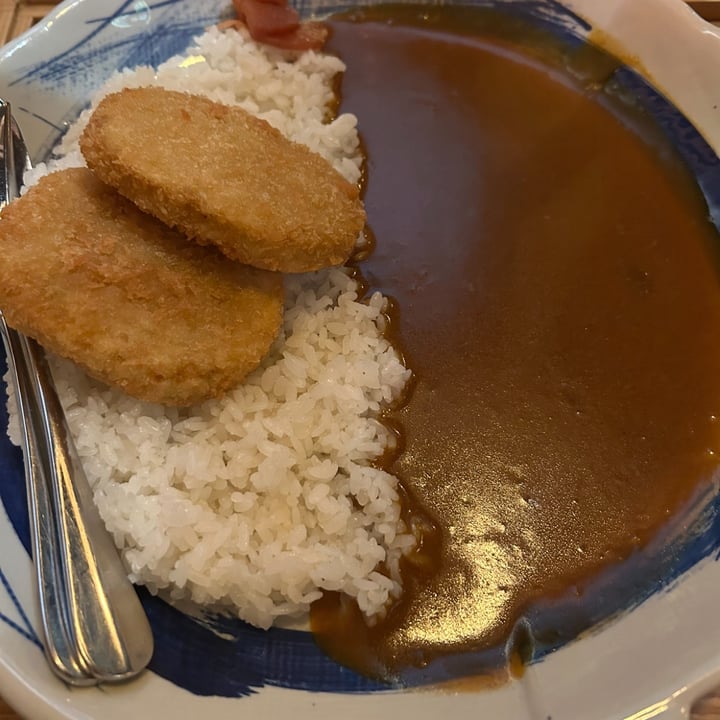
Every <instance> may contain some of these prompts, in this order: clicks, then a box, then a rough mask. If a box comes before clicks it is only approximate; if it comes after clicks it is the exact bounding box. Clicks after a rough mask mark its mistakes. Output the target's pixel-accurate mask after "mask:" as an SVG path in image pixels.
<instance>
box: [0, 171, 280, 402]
mask: <svg viewBox="0 0 720 720" xmlns="http://www.w3.org/2000/svg"><path fill="white" fill-rule="evenodd" d="M282 296H283V290H282V277H281V276H280V275H279V274H278V273H272V272H267V271H264V270H257V269H255V268H250V267H248V266H246V265H241V264H240V263H236V262H233V261H231V260H228V258H226V257H225V256H224V255H222V254H220V253H219V252H217V251H216V250H215V249H214V248H208V247H200V246H199V245H197V244H195V243H192V242H190V241H188V240H187V238H185V237H183V236H181V235H180V234H179V233H177V232H176V231H175V230H172V229H171V228H168V227H167V226H166V225H163V224H162V223H161V222H159V221H158V220H156V219H155V218H153V217H151V216H149V215H146V214H145V213H142V212H141V211H140V210H138V208H137V207H135V205H133V204H132V203H131V202H129V201H128V200H126V199H125V198H123V197H121V196H120V195H118V194H117V193H116V192H115V191H114V190H113V189H112V188H110V187H108V186H106V185H105V184H103V183H101V182H100V181H99V180H98V179H97V178H96V177H95V176H94V175H93V173H92V172H91V171H90V170H87V169H86V168H82V169H81V168H76V169H72V170H64V171H62V172H56V173H52V174H51V175H47V176H46V177H44V178H42V179H41V180H40V182H39V183H38V184H37V185H36V186H34V187H32V188H31V189H30V190H29V191H28V192H27V193H26V194H25V195H24V196H23V197H21V198H20V199H19V200H16V201H15V202H13V203H11V204H10V205H9V206H8V207H7V208H6V209H5V210H4V211H3V212H2V215H0V308H2V310H3V312H4V313H5V316H6V318H7V321H8V323H9V324H10V325H11V326H13V327H15V328H17V329H18V330H21V331H22V332H24V333H26V334H27V335H30V336H31V337H34V338H35V339H36V340H38V341H39V342H40V343H41V344H42V345H44V346H45V347H46V348H47V349H49V350H52V351H54V352H56V353H57V354H59V355H62V356H63V357H67V358H70V359H72V360H74V361H75V362H76V363H78V364H79V365H81V366H82V367H84V368H85V369H86V370H87V372H88V373H89V374H90V375H92V376H94V377H96V378H98V379H99V380H102V381H104V382H106V383H108V384H110V385H116V386H119V387H121V388H122V389H123V390H125V391H126V392H127V393H129V394H130V395H133V396H135V397H137V398H140V399H142V400H148V401H152V402H158V403H164V404H168V405H189V404H192V403H196V402H199V401H201V400H204V399H207V398H210V397H213V396H217V395H220V394H222V393H223V392H225V391H226V390H228V389H229V388H231V387H233V386H235V385H236V384H238V383H239V382H240V381H241V380H242V379H243V378H244V377H245V376H246V375H247V374H248V373H249V372H250V371H251V370H253V369H254V368H255V367H257V365H258V364H259V363H260V361H261V359H262V358H263V356H264V355H265V354H266V353H267V351H268V349H269V348H270V345H271V344H272V342H273V340H274V338H275V336H276V334H277V332H278V329H279V327H280V322H281V318H282V302H283V297H282Z"/></svg>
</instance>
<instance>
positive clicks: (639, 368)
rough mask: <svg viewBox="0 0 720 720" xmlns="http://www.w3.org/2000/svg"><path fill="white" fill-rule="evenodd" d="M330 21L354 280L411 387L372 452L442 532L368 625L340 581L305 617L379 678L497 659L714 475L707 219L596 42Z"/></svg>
mask: <svg viewBox="0 0 720 720" xmlns="http://www.w3.org/2000/svg"><path fill="white" fill-rule="evenodd" d="M331 27H332V38H331V41H330V43H329V47H328V50H329V51H330V52H335V53H336V54H338V55H339V56H340V57H341V58H342V59H343V60H344V61H345V62H346V64H347V71H346V73H345V74H344V77H343V79H342V86H341V98H342V99H341V109H342V110H343V111H346V112H354V113H356V114H357V115H358V117H359V118H360V130H361V135H362V138H363V141H364V144H365V148H366V151H367V185H366V193H365V203H366V208H367V212H368V217H369V224H370V226H371V228H372V230H373V231H374V234H375V236H376V239H377V242H376V247H375V250H374V251H373V253H372V254H371V255H370V257H369V258H368V259H366V260H365V261H364V262H363V263H362V265H361V271H362V274H363V276H364V277H365V279H366V281H367V283H368V284H369V286H370V287H371V288H378V289H381V290H382V291H383V292H385V293H388V294H390V295H391V296H392V297H393V298H394V299H395V300H396V303H397V307H398V308H399V313H398V316H397V317H395V318H394V332H395V333H396V335H397V338H398V340H399V343H400V346H401V347H402V349H403V350H404V352H405V353H406V355H407V359H408V361H409V364H410V366H411V368H412V369H413V371H414V373H415V377H416V381H415V383H414V386H413V389H412V393H411V395H410V398H409V400H408V402H406V403H405V404H404V406H403V407H402V408H400V409H399V410H397V411H396V412H394V413H392V414H391V416H390V419H391V421H393V422H395V423H396V424H397V425H398V426H399V428H400V429H401V437H402V445H403V451H402V452H401V453H399V454H398V455H397V456H395V457H393V458H389V459H388V462H387V463H386V465H387V467H388V469H389V470H390V471H391V472H393V473H395V474H397V475H398V476H399V477H400V479H401V482H402V484H403V486H404V488H405V489H406V490H407V493H408V502H407V505H408V508H409V510H408V517H413V516H415V517H416V518H421V517H422V515H423V513H427V514H428V515H429V516H430V518H432V520H433V521H434V523H435V527H434V528H432V526H431V525H429V524H428V523H427V522H425V523H422V521H421V520H417V521H418V522H420V523H421V525H424V526H425V527H426V532H425V536H424V542H423V547H422V548H421V549H420V550H419V551H418V553H416V556H415V557H414V558H411V559H410V561H409V562H407V563H405V567H404V582H405V593H404V595H403V598H402V600H401V602H400V603H399V604H398V605H397V606H396V607H394V608H393V609H392V610H391V611H390V613H389V614H388V617H387V619H386V620H385V621H384V622H382V623H380V624H379V625H377V626H376V627H374V628H370V629H369V628H367V627H366V626H365V625H364V623H363V622H362V620H361V619H360V617H359V613H358V612H357V610H356V609H355V608H354V607H353V606H352V605H351V604H350V603H347V602H345V601H342V600H341V599H340V598H338V597H337V596H332V595H331V596H328V597H327V598H325V599H324V600H322V601H320V602H318V603H317V604H316V605H315V606H314V607H313V610H312V613H311V621H312V625H313V630H314V631H315V634H316V637H317V639H318V642H319V643H320V645H321V646H322V647H324V648H325V649H326V650H327V651H328V652H329V653H330V654H331V655H332V656H334V657H335V658H336V659H338V660H339V661H340V662H343V663H345V664H347V665H350V666H351V667H354V668H355V669H358V670H360V671H361V672H363V673H366V674H370V675H374V676H378V677H383V678H392V679H398V678H399V679H401V680H404V681H407V682H410V683H414V682H418V681H420V682H426V681H434V680H435V681H436V680H444V679H448V678H453V677H458V676H463V675H469V674H474V673H487V672H490V671H493V670H497V669H498V668H499V667H501V666H502V665H503V662H504V660H505V657H506V653H507V652H508V650H507V648H510V652H511V654H512V652H515V653H519V654H520V655H521V656H523V655H527V654H528V653H529V651H528V647H527V645H528V643H531V642H532V640H531V635H533V634H534V635H535V636H536V637H537V636H539V634H542V633H546V634H548V633H549V634H550V635H552V634H554V635H555V636H557V637H563V636H564V635H563V634H565V635H566V636H567V637H571V636H572V634H573V633H574V632H579V630H581V629H583V627H586V626H587V625H588V624H590V622H591V619H592V615H593V598H592V592H590V591H588V592H585V589H586V588H587V587H591V586H592V584H593V582H595V581H596V579H597V578H598V577H600V576H602V573H603V572H605V573H607V572H611V571H614V570H613V566H619V565H618V561H620V560H625V559H627V558H629V557H637V556H638V554H639V553H640V554H641V553H642V548H644V547H645V546H646V545H647V543H648V542H649V541H650V540H651V539H652V538H653V537H655V536H657V534H658V531H659V530H660V528H661V527H662V526H663V525H665V524H666V523H667V521H668V518H669V517H670V516H671V515H672V514H673V513H675V512H677V511H678V509H679V508H681V507H682V506H683V504H684V503H686V502H687V501H688V499H689V498H690V497H691V496H692V494H693V492H694V491H696V490H697V489H698V487H701V486H702V485H703V484H707V483H709V482H710V480H711V477H712V475H713V473H714V471H715V470H716V468H717V465H718V462H717V456H716V455H715V453H717V452H719V451H720V423H718V422H717V420H716V417H718V416H720V407H719V406H720V286H719V284H718V266H717V265H716V262H715V257H714V252H715V249H714V246H715V245H716V244H717V241H718V237H717V231H716V230H715V228H714V227H713V226H712V225H711V223H710V222H709V220H708V213H707V208H706V206H705V204H704V201H703V199H702V197H701V195H700V193H699V191H698V189H697V188H696V187H695V185H694V183H693V181H692V179H691V177H690V175H689V173H688V171H687V170H686V169H685V168H684V166H683V165H682V164H681V163H680V161H678V160H676V159H674V156H673V155H672V153H670V152H668V151H667V149H666V148H665V147H664V145H663V143H664V141H663V140H662V139H661V136H660V133H659V131H658V130H657V129H655V128H654V127H653V126H652V124H651V123H650V122H649V121H647V120H643V119H642V117H641V114H640V113H638V112H637V111H636V110H634V109H632V108H630V107H628V106H625V105H623V103H621V102H619V101H617V100H613V98H612V97H611V96H610V94H608V93H607V92H605V91H604V90H603V88H602V85H603V83H602V81H603V80H604V79H605V77H606V76H607V74H608V72H609V71H611V70H612V69H613V68H614V64H613V61H612V60H611V59H610V58H608V56H606V55H604V54H603V53H602V52H601V51H595V50H592V49H588V48H587V47H585V49H584V50H580V51H578V50H575V51H570V50H567V49H563V48H560V47H559V46H557V45H556V44H554V41H550V40H549V39H547V38H544V36H543V35H542V33H539V32H537V31H535V30H533V29H532V28H531V27H524V26H523V24H522V23H521V22H520V23H517V22H516V21H515V20H507V19H504V18H503V16H502V15H500V14H497V13H492V12H489V11H483V10H479V9H477V8H471V9H468V8H464V9H462V8H452V7H444V8H429V7H422V8H420V7H413V6H409V7H405V8H401V7H400V6H387V7H385V8H377V9H373V10H363V11H362V12H358V13H355V14H354V15H351V16H346V17H344V18H337V19H335V20H334V21H333V22H332V23H331ZM563 64H564V65H565V67H562V65H563ZM625 566H627V563H625ZM618 572H619V571H618ZM626 576H627V573H626ZM618 577H620V575H619V576H618ZM620 579H622V578H620ZM626 579H627V577H626ZM553 608H554V610H553ZM523 617H526V618H527V617H532V618H533V623H532V630H527V625H524V624H522V623H520V624H518V621H519V620H520V619H521V618H523ZM511 638H512V639H511ZM509 640H510V642H509Z"/></svg>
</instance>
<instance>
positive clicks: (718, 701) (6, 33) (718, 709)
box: [0, 0, 720, 720]
mask: <svg viewBox="0 0 720 720" xmlns="http://www.w3.org/2000/svg"><path fill="white" fill-rule="evenodd" d="M689 4H690V5H691V6H692V7H693V8H694V9H695V10H696V11H697V12H698V13H700V14H701V15H702V16H703V17H705V18H706V19H708V20H711V21H713V22H716V23H717V24H718V25H720V0H697V1H695V0H689ZM54 6H55V3H47V2H43V1H34V0H22V1H21V2H17V0H0V38H1V39H2V41H3V42H7V41H8V40H10V39H12V38H14V37H17V36H18V35H20V34H21V33H23V32H25V31H26V30H28V29H29V28H31V27H32V26H33V25H34V24H35V23H36V22H38V21H39V20H40V19H42V18H43V17H44V16H45V15H46V14H47V13H48V12H49V11H50V10H51V9H52V8H53V7H54ZM20 718H21V716H20V715H18V713H17V712H15V711H14V710H13V709H12V708H11V707H10V706H9V705H8V704H7V703H6V702H5V701H4V700H3V699H2V698H0V720H20ZM689 720H720V688H718V689H717V690H716V691H714V692H712V693H710V694H708V695H707V696H706V697H704V698H702V699H701V700H699V701H698V702H697V703H696V704H695V706H694V707H693V710H692V712H691V714H690V719H689Z"/></svg>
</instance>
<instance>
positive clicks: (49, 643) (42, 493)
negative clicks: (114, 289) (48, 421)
mask: <svg viewBox="0 0 720 720" xmlns="http://www.w3.org/2000/svg"><path fill="white" fill-rule="evenodd" d="M0 332H2V337H3V341H4V343H5V347H6V350H7V356H8V368H9V370H10V373H11V376H12V378H13V381H14V386H15V389H16V392H15V398H16V402H17V409H18V416H19V419H20V424H21V429H22V436H23V445H24V447H23V450H24V455H25V485H26V488H27V494H28V509H29V511H30V532H31V542H32V555H33V562H34V565H35V574H36V580H37V587H38V600H39V605H40V618H41V621H42V628H43V634H44V636H45V642H44V648H45V655H46V656H47V659H48V662H49V664H50V667H51V669H52V670H53V672H55V674H56V675H57V676H58V677H60V679H61V680H64V681H65V682H68V683H70V684H72V685H90V684H94V683H95V682H96V680H95V679H94V678H93V677H92V676H90V674H89V673H88V671H87V669H86V668H85V667H83V666H82V664H81V663H80V660H79V658H78V656H77V653H76V652H75V649H74V647H73V644H72V641H71V639H70V638H69V636H68V624H67V612H66V604H65V599H64V582H65V581H64V579H63V570H62V564H61V561H60V557H59V555H58V548H57V528H56V527H55V510H54V507H53V503H54V500H53V497H52V491H51V489H50V485H49V482H48V468H47V464H46V462H44V460H46V459H47V457H48V455H47V448H46V447H39V445H40V443H41V442H42V441H43V440H44V433H43V432H42V428H40V427H38V426H37V425H36V419H37V418H38V414H37V411H36V410H35V409H34V408H33V407H31V405H32V400H33V396H32V387H31V384H30V379H29V377H28V373H27V368H26V366H25V364H24V362H23V361H21V360H19V361H17V362H16V361H15V359H16V358H23V357H24V345H25V338H24V337H23V336H22V335H20V334H19V333H18V332H16V331H15V330H12V329H11V328H9V327H8V326H7V323H6V322H5V318H4V316H3V315H2V313H0Z"/></svg>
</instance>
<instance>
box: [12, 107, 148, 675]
mask: <svg viewBox="0 0 720 720" xmlns="http://www.w3.org/2000/svg"><path fill="white" fill-rule="evenodd" d="M0 155H1V156H2V157H1V159H0V209H2V208H3V207H4V206H5V205H6V204H7V203H9V202H11V201H12V200H13V199H15V198H16V197H17V195H18V191H19V188H20V187H21V186H22V176H23V172H24V170H25V169H27V168H28V167H29V156H28V153H27V149H26V147H25V143H24V141H23V138H22V135H21V133H20V130H19V128H18V127H17V125H16V124H15V122H14V120H13V117H12V112H11V108H10V105H9V103H7V102H4V101H2V100H0ZM0 333H1V334H2V337H3V341H4V343H5V346H6V349H7V355H8V365H9V366H10V369H11V374H12V377H13V379H14V384H15V391H16V397H17V403H18V414H19V417H20V421H21V427H22V431H23V439H24V452H25V476H26V483H27V490H28V505H29V510H30V525H31V529H32V545H33V560H34V563H35V568H36V575H37V585H38V594H39V605H40V613H41V618H42V625H43V632H44V635H45V643H44V645H45V654H46V656H47V658H48V661H49V663H50V666H51V668H52V669H53V671H54V672H55V673H56V674H57V675H58V676H59V677H60V678H62V679H63V680H65V681H66V682H69V683H71V684H75V685H91V684H97V683H99V682H113V681H119V680H127V679H129V678H131V677H134V676H135V675H137V674H138V673H139V672H141V671H142V670H143V669H144V668H145V667H146V666H147V664H148V662H149V661H150V658H151V656H152V652H153V637H152V632H151V629H150V625H149V623H148V620H147V617H146V615H145V613H144V611H143V609H142V605H141V604H140V601H139V599H138V597H137V594H136V593H135V590H134V589H133V587H132V585H131V583H130V582H129V580H128V578H127V575H126V572H125V569H124V567H123V565H122V561H121V560H120V557H119V555H118V553H117V550H116V548H115V546H114V544H113V542H112V539H111V538H110V536H109V534H108V533H107V531H106V530H105V527H104V526H103V524H102V520H101V519H100V516H99V514H98V511H97V508H96V507H95V505H94V503H93V500H92V491H91V489H90V487H89V485H88V483H87V479H86V477H85V473H84V471H83V468H82V465H81V463H80V461H79V459H78V457H77V453H76V451H75V448H74V445H73V442H72V437H71V435H70V431H69V428H68V425H67V421H66V418H65V415H64V412H63V409H62V406H61V404H60V400H59V398H58V396H57V392H56V390H55V386H54V384H53V380H52V376H51V373H50V369H49V367H48V364H47V360H46V358H45V354H44V352H43V350H42V348H41V347H40V346H39V345H38V344H37V343H35V342H34V341H33V340H31V339H29V338H26V337H25V336H23V335H21V334H20V333H18V332H16V331H15V330H13V329H12V328H9V327H8V326H7V323H6V322H5V318H4V317H3V316H2V313H0Z"/></svg>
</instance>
